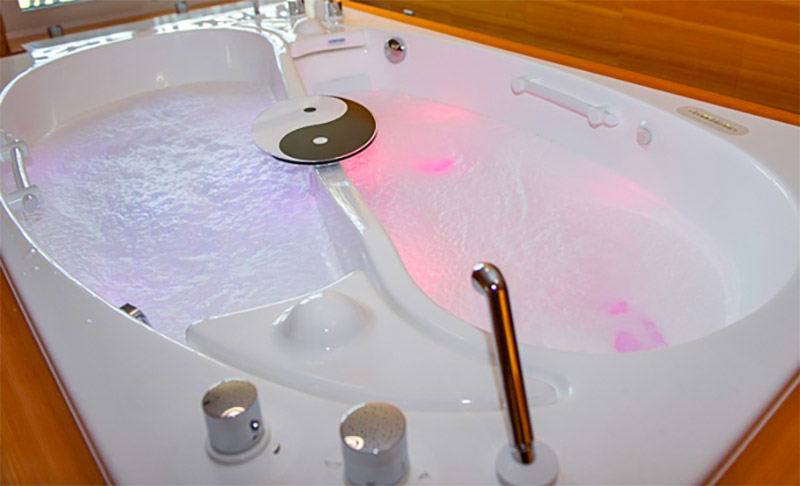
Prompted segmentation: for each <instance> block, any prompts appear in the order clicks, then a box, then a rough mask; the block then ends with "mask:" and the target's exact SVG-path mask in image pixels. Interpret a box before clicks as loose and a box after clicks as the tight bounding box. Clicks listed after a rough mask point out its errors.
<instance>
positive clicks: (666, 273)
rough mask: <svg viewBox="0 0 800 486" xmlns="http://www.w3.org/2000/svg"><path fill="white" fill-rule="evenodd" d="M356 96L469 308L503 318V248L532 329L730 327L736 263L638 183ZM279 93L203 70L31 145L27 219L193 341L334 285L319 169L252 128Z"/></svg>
mask: <svg viewBox="0 0 800 486" xmlns="http://www.w3.org/2000/svg"><path fill="white" fill-rule="evenodd" d="M349 96H350V97H352V98H354V99H355V100H357V101H359V102H361V103H362V104H364V105H365V106H367V107H368V108H369V109H370V110H371V111H372V112H373V114H374V115H375V117H376V119H377V122H378V126H379V134H378V137H377V139H376V140H375V142H374V143H373V145H372V146H371V147H370V148H369V149H367V150H366V151H364V152H362V153H361V154H359V155H357V156H356V157H354V158H353V159H350V160H348V161H347V162H345V163H344V166H345V169H346V170H347V172H348V174H349V176H350V177H351V179H352V180H353V182H354V183H355V185H356V186H357V188H358V190H359V191H360V192H361V194H362V195H363V196H364V198H365V199H366V201H367V202H368V204H369V205H370V207H371V208H372V210H373V211H374V212H375V213H376V215H377V216H378V218H379V219H380V221H381V222H382V224H383V225H384V228H385V229H386V230H387V232H388V233H389V235H390V237H391V238H392V241H393V243H394V245H395V247H396V248H397V250H398V252H399V254H400V257H401V259H402V261H403V263H404V265H405V266H406V268H407V269H408V271H409V273H410V275H411V277H412V278H413V279H414V280H415V282H416V283H417V284H418V285H419V287H420V288H421V289H422V290H423V291H424V292H425V293H427V294H428V295H429V296H430V297H431V298H432V299H433V300H434V301H435V302H436V303H437V304H439V305H440V306H442V307H444V308H445V309H447V310H449V311H450V312H452V313H454V314H455V315H457V316H459V317H461V318H462V319H464V320H466V321H467V322H470V323H472V324H474V325H476V326H478V327H481V328H483V329H486V330H490V327H491V326H490V321H489V314H488V311H487V303H486V299H485V297H483V296H481V295H479V294H477V293H476V292H475V290H474V289H473V288H472V286H471V283H470V281H469V275H470V273H471V268H472V266H473V265H474V264H475V263H477V262H480V261H488V262H492V263H494V264H496V265H498V266H499V267H500V268H501V270H502V271H503V272H504V274H505V276H506V280H507V281H508V284H509V287H510V295H511V299H512V308H513V311H514V317H515V323H516V327H517V333H518V337H519V339H520V341H521V342H525V343H529V344H535V345H540V346H545V347H551V348H557V349H566V350H575V351H600V352H607V351H617V352H630V351H639V350H646V349H655V348H660V347H664V346H667V345H670V344H676V343H680V342H685V341H689V340H692V339H695V338H697V337H699V336H702V335H705V334H708V333H710V332H713V331H714V330H717V329H719V328H721V327H723V326H724V325H725V324H727V322H729V319H730V316H731V315H732V313H733V312H734V310H735V308H736V299H735V296H734V294H735V292H734V290H733V289H732V288H731V286H730V284H729V283H728V279H726V278H723V277H722V275H725V274H726V272H727V271H729V269H726V268H722V267H724V264H723V263H720V261H716V260H714V259H713V258H711V256H713V255H709V252H708V251H706V250H704V249H701V245H697V244H695V243H696V241H695V240H694V239H693V238H692V236H693V235H694V233H693V230H692V229H691V228H690V225H689V223H688V222H686V221H683V220H681V218H680V215H677V214H675V212H674V211H673V210H672V209H671V208H670V207H669V206H668V205H666V204H664V203H663V202H662V201H659V200H658V199H657V198H655V197H653V196H652V195H650V194H648V193H647V192H646V191H644V190H643V189H642V188H640V187H638V186H636V185H634V184H632V183H631V182H630V181H627V180H626V179H624V178H622V177H620V176H618V175H616V174H615V173H613V172H612V171H610V170H607V169H605V168H603V167H602V166H601V165H599V164H597V163H595V162H593V161H591V160H586V159H583V158H581V157H580V156H578V155H575V154H573V153H571V152H570V151H569V149H568V148H565V147H559V146H557V145H555V144H553V143H551V142H549V141H547V140H545V139H542V138H540V137H537V136H535V135H534V134H532V133H529V132H524V131H522V130H519V129H516V128H513V127H510V126H508V125H506V124H504V123H501V122H499V121H496V120H492V119H488V118H486V117H481V116H479V115H477V114H474V113H471V112H468V111H465V110H462V109H459V108H456V107H452V106H448V105H444V104H440V103H435V102H432V101H427V100H423V99H419V98H415V97H411V96H409V95H405V94H401V93H395V92H381V91H377V92H363V93H356V94H351V95H349ZM273 102H274V99H273V98H272V96H271V94H270V93H265V92H263V91H258V90H255V89H253V88H250V87H248V86H246V85H244V84H238V83H208V84H198V85H191V86H185V87H180V88H168V89H163V90H159V91H156V92H151V93H148V94H145V95H141V96H137V97H134V98H130V99H127V100H123V101H120V102H118V103H115V104H113V105H109V106H106V107H104V108H103V109H102V110H101V111H98V112H94V113H91V114H89V115H87V116H84V117H82V118H81V119H79V120H75V121H74V122H72V123H69V124H67V125H65V126H63V127H59V129H58V130H56V131H55V132H54V133H52V134H50V135H49V136H48V137H46V138H45V139H44V140H42V141H40V142H39V143H37V144H35V145H34V146H33V147H32V149H31V152H32V157H31V159H30V163H29V167H28V171H29V173H30V175H31V179H32V180H35V181H36V182H37V185H38V186H39V187H40V188H41V189H42V191H43V194H44V196H45V197H44V201H45V202H44V203H43V204H42V205H41V206H40V208H39V209H37V210H36V211H35V212H34V213H32V214H28V215H24V216H23V224H24V225H25V226H26V228H27V229H28V231H29V232H30V233H31V234H32V235H33V236H34V237H35V238H36V240H37V241H38V242H39V243H40V244H41V245H42V246H43V248H44V249H45V250H46V251H47V252H48V253H49V254H50V255H52V256H53V257H54V258H55V260H56V261H57V262H59V264H60V265H62V266H63V267H64V268H65V269H66V270H67V271H68V272H69V273H70V274H71V275H73V276H74V277H76V278H77V279H79V280H80V281H81V282H83V283H84V284H85V285H86V286H87V287H89V288H90V289H92V290H93V291H95V292H97V293H98V294H99V295H100V296H102V297H104V298H105V299H107V300H108V301H110V302H111V303H112V304H114V305H122V304H123V303H125V302H131V303H133V304H135V305H137V306H138V307H140V308H141V309H142V310H143V311H144V312H145V313H146V314H147V315H148V318H149V319H150V322H151V323H152V325H153V327H154V328H155V329H157V330H159V331H160V332H162V333H164V334H166V335H168V336H170V337H172V338H173V339H176V340H178V341H183V340H184V339H185V337H184V336H185V329H186V327H187V326H188V325H189V324H190V323H191V322H194V321H197V320H201V319H205V318H208V317H212V316H215V315H222V314H226V313H229V312H234V311H237V310H242V309H246V308H250V307H254V306H258V305H264V304H269V303H273V302H277V301H280V300H284V299H288V298H292V297H296V296H298V295H302V294H304V293H307V292H310V291H313V290H316V289H318V288H320V287H323V286H325V285H327V284H329V283H332V282H333V281H335V280H337V279H338V278H340V277H341V276H343V270H342V268H341V266H340V263H339V261H338V259H337V257H336V252H335V249H334V245H333V243H332V242H331V241H330V239H329V236H328V235H329V233H328V231H327V228H326V221H323V219H322V217H321V216H320V213H319V210H318V209H319V208H318V207H317V203H316V201H315V200H314V198H313V195H312V194H311V191H310V186H309V178H310V177H314V175H313V174H312V173H311V169H310V168H308V167H302V166H291V165H286V164H283V163H278V162H276V161H274V160H273V159H271V158H270V157H269V156H267V155H266V154H264V153H262V152H261V151H260V150H259V149H258V148H257V147H256V146H255V144H254V143H253V141H252V136H251V126H252V122H253V121H254V120H255V118H256V117H257V116H258V114H259V113H260V112H261V111H263V110H264V109H265V108H266V107H268V106H269V105H270V104H271V103H273ZM327 224H328V225H330V224H331V222H327Z"/></svg>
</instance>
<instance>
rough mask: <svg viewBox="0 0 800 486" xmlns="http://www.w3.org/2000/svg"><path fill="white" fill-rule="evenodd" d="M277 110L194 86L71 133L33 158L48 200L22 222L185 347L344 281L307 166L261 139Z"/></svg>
mask: <svg viewBox="0 0 800 486" xmlns="http://www.w3.org/2000/svg"><path fill="white" fill-rule="evenodd" d="M272 102H273V99H272V98H271V95H270V94H269V93H263V92H259V91H254V90H252V89H250V88H248V87H247V86H245V85H240V84H233V83H212V84H204V85H192V86H188V87H181V88H170V89H164V90H160V91H156V92H153V93H150V94H146V95H143V96H139V97H136V98H132V99H128V100H125V101H122V102H119V103H116V104H114V105H111V106H107V107H105V108H104V109H103V111H102V112H98V113H93V114H92V115H91V116H89V117H86V118H83V119H81V120H77V121H75V122H73V123H71V124H69V125H67V126H64V127H61V128H59V129H58V130H57V131H56V132H55V133H53V134H51V135H50V136H48V137H47V138H46V139H45V140H43V141H41V142H40V143H38V144H37V145H36V146H34V147H33V148H32V154H31V164H30V165H29V174H30V176H31V179H32V180H35V181H36V183H37V185H38V186H39V188H40V189H41V191H42V195H43V198H44V203H43V205H42V206H41V207H40V208H39V209H38V210H37V211H36V212H35V213H33V214H32V216H29V217H27V218H26V220H25V221H24V224H25V225H26V227H27V229H28V230H29V231H30V232H31V233H32V234H33V235H34V236H35V238H36V239H37V241H38V242H39V243H40V244H41V245H42V246H43V247H44V249H45V250H47V251H48V252H49V253H50V254H51V255H52V256H53V257H54V258H55V260H56V261H58V262H59V263H60V264H61V265H62V266H63V267H64V268H65V269H66V270H67V271H68V272H70V273H71V274H72V275H73V276H75V277H76V278H78V279H79V280H81V281H82V282H83V283H84V284H85V285H87V286H88V287H89V288H90V289H92V290H94V291H95V292H97V293H99V294H100V295H101V296H103V297H105V298H106V299H108V300H109V301H110V302H111V303H113V304H114V305H122V304H123V303H125V302H131V303H133V304H134V305H136V306H138V307H140V308H141V309H142V310H143V311H144V312H145V313H146V314H147V316H148V317H149V319H150V321H151V323H152V324H153V327H154V328H156V329H158V330H160V331H162V332H164V333H165V334H167V335H169V336H171V337H173V338H174V339H177V340H179V341H183V340H184V331H185V329H186V327H187V326H188V325H189V324H190V323H191V322H193V321H196V320H199V319H203V318H206V317H209V316H213V315H219V314H224V313H228V312H232V311H236V310H240V309H245V308H248V307H253V306H257V305H263V304H268V303H272V302H276V301H278V300H283V299H287V298H291V297H295V296H297V295H300V294H303V293H306V292H309V291H312V290H315V289H318V288H320V287H322V286H324V285H327V284H329V283H331V282H333V281H334V280H336V279H337V278H339V277H340V276H341V275H342V271H341V268H340V267H339V263H338V260H337V259H336V257H335V253H334V249H333V246H332V245H331V242H330V241H329V239H328V236H327V232H326V230H325V224H324V222H323V221H322V219H321V217H320V215H319V213H318V211H317V207H316V203H315V201H314V199H313V198H312V197H311V195H310V193H309V177H310V176H311V174H310V172H309V171H310V169H308V168H305V167H299V166H289V165H286V164H281V163H277V162H275V161H273V160H272V159H270V158H269V157H268V156H266V155H264V154H263V153H262V152H261V151H260V150H259V149H258V148H257V147H256V146H255V144H254V143H253V141H252V136H251V125H252V122H253V120H254V119H255V118H256V116H258V114H259V113H260V112H261V111H262V110H263V109H265V108H266V107H267V106H268V105H269V104H271V103H272Z"/></svg>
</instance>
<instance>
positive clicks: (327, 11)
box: [322, 0, 344, 32]
mask: <svg viewBox="0 0 800 486" xmlns="http://www.w3.org/2000/svg"><path fill="white" fill-rule="evenodd" d="M322 9H323V11H322V23H323V24H324V25H325V28H326V29H328V32H339V31H340V30H342V28H343V27H342V23H343V22H344V14H343V11H342V2H334V1H331V0H325V2H323V4H322Z"/></svg>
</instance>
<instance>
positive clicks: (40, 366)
mask: <svg viewBox="0 0 800 486" xmlns="http://www.w3.org/2000/svg"><path fill="white" fill-rule="evenodd" d="M0 1H4V0H0ZM104 483H105V481H104V480H103V476H102V475H101V474H100V470H99V469H98V468H97V465H96V464H95V462H94V458H93V457H92V454H91V452H89V448H88V447H87V446H86V443H85V442H84V441H83V436H82V435H81V432H80V430H79V429H78V426H77V425H76V424H75V420H74V419H73V417H72V414H71V413H70V411H69V407H67V404H66V402H65V401H64V399H63V398H62V396H61V392H60V391H59V389H58V385H57V384H56V382H55V381H54V379H53V376H52V375H51V374H50V368H49V367H48V366H47V362H45V360H44V357H43V356H42V354H41V352H40V351H39V347H38V345H37V344H36V340H35V339H34V337H33V334H31V332H30V329H29V328H28V324H27V323H26V322H25V318H24V316H23V315H22V312H21V311H20V309H19V307H18V306H17V302H16V300H15V299H14V295H13V294H12V293H11V288H10V287H9V285H8V282H7V281H6V279H5V277H4V276H3V275H2V274H0V484H2V485H12V484H52V485H61V484H83V485H89V484H104Z"/></svg>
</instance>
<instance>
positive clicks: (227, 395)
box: [203, 380, 268, 454]
mask: <svg viewBox="0 0 800 486" xmlns="http://www.w3.org/2000/svg"><path fill="white" fill-rule="evenodd" d="M203 412H205V416H206V426H207V427H208V441H209V445H210V446H211V448H212V449H213V450H214V452H217V453H219V454H240V453H242V452H244V451H246V450H248V449H250V448H251V447H253V446H254V445H255V444H257V443H258V442H259V439H261V437H262V436H263V435H264V433H265V431H266V430H268V429H267V426H266V424H265V423H264V422H263V420H262V419H261V407H260V406H259V404H258V391H257V390H256V387H255V386H254V385H253V384H252V383H250V382H249V381H244V380H224V381H222V382H220V383H218V384H216V385H214V386H213V387H212V388H211V389H209V390H208V391H207V392H206V394H205V395H204V396H203Z"/></svg>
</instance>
